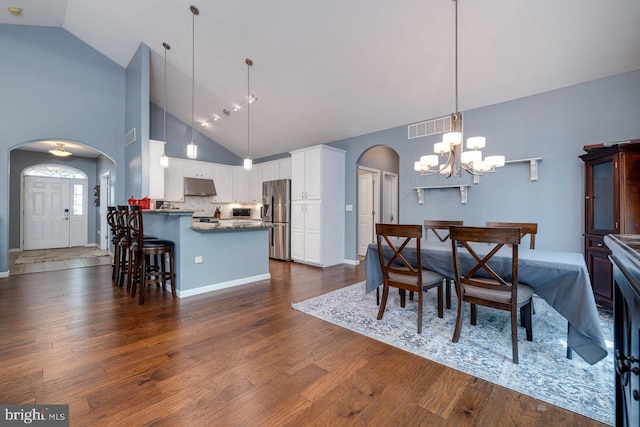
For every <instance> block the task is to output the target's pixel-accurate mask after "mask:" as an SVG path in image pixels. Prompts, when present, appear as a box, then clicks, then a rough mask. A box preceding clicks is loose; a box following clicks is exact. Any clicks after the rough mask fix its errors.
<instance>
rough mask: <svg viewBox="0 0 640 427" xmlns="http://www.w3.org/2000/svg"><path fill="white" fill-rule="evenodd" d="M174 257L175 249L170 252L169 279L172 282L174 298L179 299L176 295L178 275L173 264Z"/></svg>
mask: <svg viewBox="0 0 640 427" xmlns="http://www.w3.org/2000/svg"><path fill="white" fill-rule="evenodd" d="M173 255H174V253H173V249H172V250H171V252H169V277H170V280H171V295H172V296H173V297H174V298H177V297H178V295H177V294H176V275H175V273H174V270H173V267H174V264H173V259H174V257H173Z"/></svg>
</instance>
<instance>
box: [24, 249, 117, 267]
mask: <svg viewBox="0 0 640 427" xmlns="http://www.w3.org/2000/svg"><path fill="white" fill-rule="evenodd" d="M106 255H109V253H108V252H107V251H106V250H102V249H99V248H96V247H84V246H76V247H72V248H59V249H35V250H31V251H23V252H21V253H20V255H19V256H18V258H17V259H16V261H15V263H16V264H31V263H34V262H48V261H68V260H70V259H78V258H94V257H101V256H106Z"/></svg>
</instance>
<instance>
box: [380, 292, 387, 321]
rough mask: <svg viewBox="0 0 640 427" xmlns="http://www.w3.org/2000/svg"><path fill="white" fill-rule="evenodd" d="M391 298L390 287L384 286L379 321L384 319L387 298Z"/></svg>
mask: <svg viewBox="0 0 640 427" xmlns="http://www.w3.org/2000/svg"><path fill="white" fill-rule="evenodd" d="M388 296H389V286H387V285H384V287H383V288H382V301H380V308H379V309H378V320H380V319H382V315H383V314H384V309H385V307H386V306H387V297H388Z"/></svg>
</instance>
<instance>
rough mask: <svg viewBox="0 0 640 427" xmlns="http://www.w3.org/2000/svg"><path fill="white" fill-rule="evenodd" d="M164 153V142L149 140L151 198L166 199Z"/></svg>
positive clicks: (149, 195) (148, 195)
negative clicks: (161, 160) (161, 159)
mask: <svg viewBox="0 0 640 427" xmlns="http://www.w3.org/2000/svg"><path fill="white" fill-rule="evenodd" d="M163 154H164V142H162V141H156V140H153V139H150V140H149V194H147V197H149V198H150V199H160V200H162V199H164V168H163V167H161V166H160V156H162V155H163Z"/></svg>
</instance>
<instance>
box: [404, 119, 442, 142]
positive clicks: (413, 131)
mask: <svg viewBox="0 0 640 427" xmlns="http://www.w3.org/2000/svg"><path fill="white" fill-rule="evenodd" d="M450 129H451V116H447V117H440V118H439V119H433V120H429V121H427V122H420V123H415V124H412V125H409V126H407V139H414V138H420V137H423V136H427V135H435V134H437V133H445V132H449V130H450Z"/></svg>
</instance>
